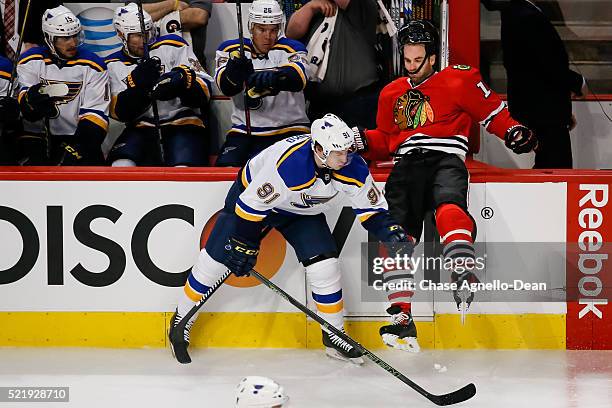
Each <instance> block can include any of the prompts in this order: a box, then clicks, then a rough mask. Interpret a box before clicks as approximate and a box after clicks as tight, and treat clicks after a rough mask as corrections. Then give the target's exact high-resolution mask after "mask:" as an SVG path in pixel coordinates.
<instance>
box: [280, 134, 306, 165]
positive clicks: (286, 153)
mask: <svg viewBox="0 0 612 408" xmlns="http://www.w3.org/2000/svg"><path fill="white" fill-rule="evenodd" d="M308 142H310V138H308V139H306V140H304V141H303V142H302V143H299V144H297V145H295V146H292V147H290V148H289V149H287V151H285V153H283V154H282V155H281V158H280V159H278V161H277V162H276V168H277V169H278V168H279V167H280V165H281V164H283V162H284V161H285V160H287V158H288V157H289V156H291V154H292V153H293V152H295V151H296V150H298V149H299V148H300V147H302V146H304V145H305V144H306V143H308Z"/></svg>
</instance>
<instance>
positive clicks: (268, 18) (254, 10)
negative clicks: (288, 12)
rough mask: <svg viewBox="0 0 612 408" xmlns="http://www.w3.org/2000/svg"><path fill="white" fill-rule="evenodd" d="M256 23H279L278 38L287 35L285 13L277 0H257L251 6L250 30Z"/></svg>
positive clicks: (251, 30)
mask: <svg viewBox="0 0 612 408" xmlns="http://www.w3.org/2000/svg"><path fill="white" fill-rule="evenodd" d="M255 24H278V26H279V27H278V38H281V37H283V36H284V35H285V13H283V10H281V7H280V5H279V4H278V2H277V1H276V0H255V1H254V2H253V3H251V5H250V6H249V23H248V27H249V32H250V33H252V32H253V26H254V25H255Z"/></svg>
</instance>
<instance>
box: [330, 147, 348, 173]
mask: <svg viewBox="0 0 612 408" xmlns="http://www.w3.org/2000/svg"><path fill="white" fill-rule="evenodd" d="M349 154H350V152H349V151H348V150H340V151H332V152H330V153H329V156H327V161H326V163H327V166H328V167H329V168H331V169H332V170H340V169H341V168H343V167H344V166H346V165H347V164H348V162H349Z"/></svg>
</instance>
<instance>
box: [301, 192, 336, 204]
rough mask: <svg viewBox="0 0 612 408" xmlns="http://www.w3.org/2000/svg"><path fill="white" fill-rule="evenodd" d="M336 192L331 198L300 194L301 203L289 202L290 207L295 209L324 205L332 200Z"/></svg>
mask: <svg viewBox="0 0 612 408" xmlns="http://www.w3.org/2000/svg"><path fill="white" fill-rule="evenodd" d="M336 195H338V192H336V194H334V195H333V196H331V197H321V196H311V195H310V194H306V193H302V194H300V198H301V199H302V203H296V202H293V201H292V202H291V205H292V206H294V207H297V208H312V207H314V206H315V205H318V204H325V203H327V202H329V201H330V200H331V199H333V198H334V197H335V196H336Z"/></svg>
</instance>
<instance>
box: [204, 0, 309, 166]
mask: <svg viewBox="0 0 612 408" xmlns="http://www.w3.org/2000/svg"><path fill="white" fill-rule="evenodd" d="M284 19H285V16H284V14H283V12H282V10H281V8H280V6H279V5H278V3H277V2H276V1H275V0H255V1H254V2H253V3H252V4H251V5H250V7H249V20H248V28H249V33H250V35H251V39H246V38H245V40H244V54H245V56H244V58H241V56H240V52H239V49H240V41H239V39H234V40H229V41H225V42H224V43H222V44H221V45H220V46H219V48H218V49H217V54H216V58H215V62H216V71H215V81H216V82H217V86H218V87H219V89H220V90H221V92H223V94H224V95H227V96H231V97H232V101H233V104H234V107H233V111H232V127H231V129H230V130H229V131H228V132H227V135H226V140H225V144H224V145H223V147H222V148H221V151H220V153H219V157H218V158H217V163H216V165H217V166H238V167H240V166H242V165H244V163H245V162H246V161H247V159H249V158H250V157H252V156H254V155H255V154H257V153H258V152H260V151H261V150H263V149H265V148H266V147H268V146H271V145H272V144H274V143H275V142H278V141H279V140H282V139H283V138H286V137H288V136H292V135H298V134H304V133H308V132H309V129H310V121H309V120H308V117H307V116H306V108H305V100H304V93H303V89H304V87H305V86H306V82H307V80H308V75H307V70H306V66H307V62H306V54H307V51H306V47H304V45H303V44H302V43H300V42H299V41H295V40H291V39H288V38H287V37H285V33H284V31H285V30H284V28H285V27H284V26H285V24H284V21H285V20H284ZM245 82H246V84H247V86H246V88H247V89H246V90H245V89H244V88H245V86H244V84H245ZM243 91H246V92H247V95H248V98H247V100H248V107H249V112H250V133H251V137H249V136H248V135H247V125H248V124H247V123H246V118H245V109H244V99H245V98H244V94H243Z"/></svg>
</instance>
